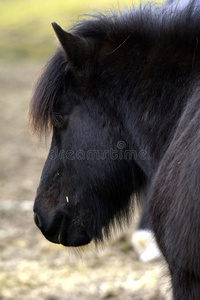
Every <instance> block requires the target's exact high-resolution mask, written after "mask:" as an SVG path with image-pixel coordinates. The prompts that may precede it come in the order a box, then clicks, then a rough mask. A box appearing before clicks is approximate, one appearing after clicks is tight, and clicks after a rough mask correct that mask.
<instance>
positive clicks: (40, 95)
mask: <svg viewBox="0 0 200 300" xmlns="http://www.w3.org/2000/svg"><path fill="white" fill-rule="evenodd" d="M65 69H66V62H65V61H64V58H63V55H62V53H61V51H57V52H56V54H55V55H54V56H53V57H52V58H51V59H50V60H49V61H48V63H47V65H46V67H45V68H44V70H43V72H42V74H41V76H40V78H39V79H38V81H37V83H36V86H35V89H34V92H33V96H32V99H31V103H30V108H29V125H30V128H31V130H32V131H33V133H34V134H36V135H38V136H39V137H41V136H43V135H47V134H48V133H50V131H51V129H52V125H51V115H52V112H53V108H54V104H55V103H56V101H57V99H59V97H60V93H61V90H62V84H64V83H63V80H62V78H63V77H64V74H65Z"/></svg>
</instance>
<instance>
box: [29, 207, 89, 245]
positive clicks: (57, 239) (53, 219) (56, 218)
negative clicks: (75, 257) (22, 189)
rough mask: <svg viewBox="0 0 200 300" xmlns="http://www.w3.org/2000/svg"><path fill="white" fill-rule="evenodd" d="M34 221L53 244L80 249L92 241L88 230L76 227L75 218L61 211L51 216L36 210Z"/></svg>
mask: <svg viewBox="0 0 200 300" xmlns="http://www.w3.org/2000/svg"><path fill="white" fill-rule="evenodd" d="M76 219H77V218H76ZM34 221H35V224H36V225H37V227H38V228H39V229H40V230H41V232H42V233H43V235H44V236H45V238H46V239H47V240H49V241H50V242H52V243H56V244H62V245H64V246H70V247H79V246H84V245H87V244H89V243H90V242H91V240H92V239H91V238H90V236H89V235H88V233H87V230H86V229H84V228H83V227H82V226H79V225H78V224H77V225H75V222H73V218H72V217H70V216H69V215H68V214H67V213H65V212H63V211H61V210H60V211H56V212H55V214H54V215H53V216H49V215H48V214H45V213H43V214H42V213H41V212H39V211H38V209H35V208H34Z"/></svg>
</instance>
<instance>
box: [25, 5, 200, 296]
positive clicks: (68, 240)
mask: <svg viewBox="0 0 200 300" xmlns="http://www.w3.org/2000/svg"><path fill="white" fill-rule="evenodd" d="M53 27H54V30H55V32H56V35H57V37H58V39H59V40H60V42H61V45H62V47H61V48H60V49H59V50H58V51H57V52H56V54H55V55H54V56H53V57H52V58H51V59H50V61H49V62H48V63H47V66H46V68H45V70H44V72H43V74H42V76H41V78H40V79H39V81H38V84H37V86H36V89H35V92H34V95H33V98H32V102H31V106H30V123H31V125H32V127H33V130H34V131H35V132H37V133H39V135H41V134H42V133H46V132H48V131H49V130H50V129H53V137H52V145H51V148H50V152H49V156H48V158H47V161H46V164H45V166H44V169H43V173H42V177H41V182H40V185H39V188H38V191H37V196H36V200H35V206H34V212H35V221H36V224H37V225H38V226H39V228H40V229H41V231H42V232H43V233H44V235H45V236H46V237H47V238H48V239H49V240H50V241H53V242H56V243H62V244H64V245H66V246H69V245H70V246H79V245H84V244H87V243H89V242H90V241H91V240H95V241H96V242H97V241H101V240H102V239H103V235H105V236H106V237H109V234H110V228H111V225H112V226H113V225H116V224H117V225H120V226H121V225H123V222H124V221H128V220H129V217H130V215H131V214H132V209H131V207H132V206H133V203H132V201H131V200H130V199H131V195H132V194H136V196H137V197H138V199H139V195H140V192H141V191H143V190H144V189H145V190H146V191H147V192H146V198H147V201H148V204H149V208H150V215H151V220H152V226H153V229H154V232H155V235H156V239H157V242H158V244H159V246H160V249H161V251H162V253H163V254H164V256H165V258H166V260H167V262H168V264H169V270H170V272H171V275H172V286H173V293H174V299H175V300H188V299H191V300H192V299H196V300H199V299H200V263H199V262H200V254H199V249H200V242H199V227H200V202H199V195H200V191H199V186H200V175H199V174H200V165H199V153H200V146H199V145H200V128H199V127H200V126H199V124H200V121H199V120H200V104H199V103H200V102H199V73H200V44H199V38H200V11H199V10H198V9H195V10H194V2H191V3H190V5H189V6H188V7H187V8H186V9H184V10H183V11H179V12H178V11H177V12H173V13H172V12H164V11H163V9H162V8H157V7H155V6H150V5H148V6H145V7H144V8H143V9H141V8H138V9H136V10H134V9H133V10H131V11H126V10H125V11H123V12H121V13H119V14H116V13H110V14H108V15H103V14H98V15H97V16H93V18H91V19H89V20H84V21H82V22H81V23H79V24H77V25H76V26H75V27H74V28H73V29H72V31H71V33H66V32H64V31H63V30H62V29H61V28H60V27H59V26H58V25H57V24H55V23H54V24H53ZM66 196H67V197H68V198H66Z"/></svg>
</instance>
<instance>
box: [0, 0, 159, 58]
mask: <svg viewBox="0 0 200 300" xmlns="http://www.w3.org/2000/svg"><path fill="white" fill-rule="evenodd" d="M157 2H161V1H160V0H158V1H157ZM132 3H134V4H135V5H137V4H138V3H139V0H136V1H134V0H133V1H131V0H95V1H92V0H42V1H41V0H0V20H1V29H0V62H1V63H2V62H13V61H15V60H20V59H23V60H26V59H27V60H36V59H37V60H38V59H39V60H43V59H47V58H48V57H49V56H50V55H51V53H53V51H54V50H55V48H56V39H55V38H54V33H53V30H52V28H51V22H57V23H58V24H60V25H61V26H63V27H64V28H69V27H70V26H71V25H72V24H73V23H74V22H75V21H76V20H77V18H78V17H79V16H80V15H81V14H85V13H88V12H91V11H92V9H98V10H103V11H105V10H107V9H109V8H110V7H114V8H115V9H117V7H118V4H119V6H120V7H124V6H125V5H127V6H128V7H130V6H131V4H132Z"/></svg>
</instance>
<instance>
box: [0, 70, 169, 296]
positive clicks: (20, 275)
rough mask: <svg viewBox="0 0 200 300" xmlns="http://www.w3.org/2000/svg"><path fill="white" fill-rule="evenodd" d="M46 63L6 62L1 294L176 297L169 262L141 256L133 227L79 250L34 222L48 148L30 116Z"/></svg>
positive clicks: (0, 117)
mask: <svg viewBox="0 0 200 300" xmlns="http://www.w3.org/2000/svg"><path fill="white" fill-rule="evenodd" d="M40 68H41V66H40V65H14V66H2V67H1V72H0V90H1V94H0V100H1V110H0V130H1V135H0V138H1V157H0V159H1V162H0V199H1V201H0V300H2V299H15V300H18V299H20V300H23V299H24V300H25V299H26V300H27V299H34V300H36V299H37V300H40V299H41V300H43V299H44V300H58V299H59V300H62V299H65V300H68V299H69V300H75V299H80V300H82V299H83V300H86V299H87V300H93V299H120V300H121V299H123V300H124V299H126V300H129V299H133V300H168V299H170V289H169V284H168V282H169V277H168V276H167V275H166V274H167V273H166V268H165V266H164V263H163V262H162V261H160V262H154V263H141V262H139V261H138V259H137V255H136V253H135V252H134V249H132V247H131V246H130V235H131V233H132V230H133V229H132V228H131V229H129V230H127V232H126V233H125V234H121V235H120V238H118V239H117V240H116V241H115V242H111V243H110V245H107V246H105V247H104V249H101V250H98V251H97V249H95V248H92V247H91V248H90V249H89V250H88V251H85V252H86V254H84V255H83V254H81V253H78V254H77V255H76V256H75V255H74V254H73V253H72V252H73V251H71V250H69V249H66V248H64V247H62V246H59V245H53V244H51V243H49V242H48V241H46V240H45V238H44V237H43V236H42V235H41V233H40V232H39V230H38V229H37V228H36V226H35V225H34V222H33V217H32V205H33V199H34V194H35V190H36V187H37V184H38V181H39V177H40V173H41V169H42V166H43V163H44V160H45V157H46V155H47V150H48V147H45V146H44V145H43V146H42V145H41V144H40V145H39V144H38V142H37V141H36V140H34V139H33V138H32V137H31V135H30V132H29V131H28V128H27V124H26V118H27V110H28V103H29V100H30V95H31V86H32V84H33V82H34V78H35V77H36V74H38V73H39V70H40ZM47 144H48V142H47Z"/></svg>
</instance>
